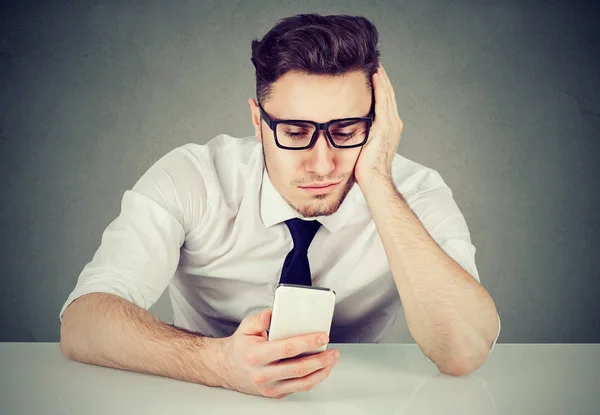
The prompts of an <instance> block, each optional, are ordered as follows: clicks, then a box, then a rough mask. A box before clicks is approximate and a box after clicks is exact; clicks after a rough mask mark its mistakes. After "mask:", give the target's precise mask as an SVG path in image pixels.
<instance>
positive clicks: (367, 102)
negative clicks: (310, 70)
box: [264, 71, 371, 122]
mask: <svg viewBox="0 0 600 415" xmlns="http://www.w3.org/2000/svg"><path fill="white" fill-rule="evenodd" d="M272 88H273V89H272V93H271V96H270V98H269V100H268V101H267V102H266V103H265V105H264V107H265V110H266V111H267V112H268V113H269V115H271V116H272V117H274V118H277V119H297V120H312V121H315V122H327V121H329V120H332V119H337V118H349V117H362V116H365V115H366V114H367V113H368V112H369V109H370V108H371V89H370V87H369V86H368V84H367V79H366V76H365V74H364V73H363V72H361V71H353V72H348V73H346V74H344V75H339V76H323V75H309V74H306V73H304V72H296V71H290V72H287V73H285V74H284V75H283V76H281V77H280V78H279V79H278V80H277V81H275V82H274V83H273V85H272Z"/></svg>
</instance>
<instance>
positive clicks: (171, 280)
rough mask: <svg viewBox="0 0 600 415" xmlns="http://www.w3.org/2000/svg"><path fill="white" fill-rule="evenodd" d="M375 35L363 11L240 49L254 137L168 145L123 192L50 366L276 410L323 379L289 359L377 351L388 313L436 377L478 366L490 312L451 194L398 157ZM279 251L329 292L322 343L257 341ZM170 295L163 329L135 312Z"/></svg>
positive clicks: (308, 19) (308, 365)
mask: <svg viewBox="0 0 600 415" xmlns="http://www.w3.org/2000/svg"><path fill="white" fill-rule="evenodd" d="M377 41H378V34H377V30H376V28H375V27H374V26H373V25H372V24H371V23H370V22H369V21H368V20H367V19H365V18H362V17H350V16H319V15H298V16H294V17H290V18H287V19H283V20H282V21H281V22H279V24H277V25H276V26H275V27H274V28H273V29H272V30H271V31H269V33H267V34H266V35H265V37H264V38H263V39H262V40H261V41H257V40H255V41H253V42H252V62H253V63H254V65H255V68H256V81H257V85H256V89H257V98H258V102H256V101H255V100H254V99H250V100H249V103H250V109H251V114H252V122H253V125H254V129H255V136H256V138H257V140H258V143H257V142H254V141H252V140H249V139H237V138H233V137H230V136H227V135H221V136H218V137H216V138H215V139H213V140H212V141H210V142H209V143H208V144H206V145H197V144H188V145H185V146H182V147H180V148H177V149H175V150H173V151H172V152H170V153H168V154H167V155H165V156H164V157H163V158H161V159H160V160H159V161H158V162H157V163H156V164H154V165H153V166H152V167H151V168H150V169H149V170H148V171H147V172H146V173H145V174H144V175H143V176H142V177H141V179H140V180H139V181H138V182H137V183H136V184H135V186H134V187H133V188H132V190H130V191H127V192H125V194H124V196H123V202H122V206H121V213H120V215H119V216H118V218H116V219H115V220H114V221H113V222H112V223H111V224H110V225H109V226H108V228H107V229H106V231H105V232H104V234H103V237H102V243H101V245H100V247H99V249H98V251H97V252H96V254H95V256H94V258H93V260H92V261H91V262H90V263H88V264H87V265H86V266H85V268H84V269H83V271H82V273H81V275H80V277H79V281H78V284H77V286H76V288H75V290H74V291H73V292H72V293H71V295H70V296H69V298H68V299H67V301H66V303H65V305H64V306H63V309H62V310H61V313H60V316H61V319H62V326H61V350H62V352H63V353H64V355H65V356H67V357H68V358H71V359H74V360H78V361H82V362H87V363H92V364H97V365H102V366H109V367H115V368H121V369H126V370H133V371H139V372H144V373H150V374H155V375H160V376H168V377H173V378H177V379H182V380H186V381H191V382H197V383H202V384H205V385H210V386H219V387H225V388H229V389H233V390H237V391H241V392H244V393H248V394H256V395H264V396H269V397H275V398H279V397H283V396H287V395H289V394H290V393H293V392H296V391H301V390H309V389H310V388H312V387H313V386H315V385H316V384H318V383H319V382H321V381H322V380H323V379H325V378H326V377H327V376H328V375H329V373H330V372H331V370H332V368H333V367H334V366H335V363H336V361H337V359H338V356H339V351H338V350H335V349H330V350H327V351H325V352H323V353H319V354H316V355H312V356H306V357H297V358H294V356H297V355H299V354H301V353H302V352H304V351H307V350H310V349H314V348H316V347H318V346H319V345H321V344H325V343H327V342H328V341H329V340H331V341H332V342H378V341H380V340H381V338H382V336H383V335H384V334H385V333H386V331H388V330H389V328H390V327H391V325H392V324H393V322H394V320H395V318H396V316H397V313H398V311H399V307H400V304H402V306H403V307H404V308H405V314H406V319H407V323H408V328H409V330H410V332H411V334H412V336H413V337H414V339H415V341H416V342H417V344H418V345H419V346H420V347H421V349H422V350H423V352H424V354H425V355H426V356H427V357H428V358H429V359H430V360H431V361H432V362H433V363H435V364H436V365H437V366H438V368H439V370H440V371H441V372H443V373H447V374H451V375H463V374H466V373H469V372H471V371H472V370H474V369H476V368H477V367H479V366H480V365H482V364H483V363H484V362H485V360H486V359H487V356H488V355H489V353H490V351H491V349H492V348H493V345H494V343H495V341H496V339H497V336H498V333H499V329H500V327H499V318H498V315H497V312H496V309H495V306H494V302H493V300H492V298H491V297H490V295H489V294H488V293H487V291H486V290H485V289H484V288H483V287H482V286H481V285H480V284H479V276H478V274H477V269H476V267H475V263H474V253H475V248H474V247H473V245H472V244H471V241H470V236H469V232H468V229H467V225H466V223H465V221H464V218H463V216H462V214H461V213H460V211H459V209H458V207H457V205H456V203H455V202H454V200H453V198H452V193H451V191H450V189H448V187H447V186H446V185H445V183H444V181H443V180H442V178H441V177H440V176H439V174H437V172H435V171H434V170H432V169H429V168H426V167H423V166H421V165H419V164H417V163H414V162H411V161H409V160H408V159H406V158H403V157H401V156H400V155H397V154H396V150H397V147H398V145H399V142H400V135H401V132H402V127H403V124H402V121H401V120H400V117H399V115H398V109H397V106H396V98H395V95H394V90H393V88H392V85H391V83H390V81H389V79H388V77H387V75H386V73H385V70H384V69H383V68H382V67H381V66H380V65H379V52H378V49H377ZM309 228H311V229H312V230H313V231H312V234H311V235H310V236H309V237H308V240H309V242H308V245H307V246H304V247H303V248H299V247H297V246H295V243H296V241H298V240H300V239H302V238H305V236H303V237H302V238H301V237H299V236H298V235H300V234H301V233H304V234H305V233H306V232H307V229H309ZM305 239H306V238H305ZM294 250H296V251H294ZM292 252H295V254H294V255H291V253H292ZM292 257H293V258H296V259H298V258H301V260H299V261H300V262H296V263H295V264H296V265H294V264H292V265H290V264H291V262H290V264H288V265H289V266H288V268H291V269H292V270H293V269H294V268H295V267H296V268H299V267H301V264H302V263H307V262H308V264H310V265H309V269H305V270H303V271H302V272H296V274H298V275H299V274H303V275H305V274H307V273H308V274H310V275H311V277H312V279H309V281H308V282H307V283H308V284H312V285H315V286H324V287H329V288H332V289H334V290H335V291H336V293H337V296H336V308H335V315H334V319H333V323H332V328H331V333H330V339H328V338H327V336H324V337H323V336H321V335H322V334H323V333H314V334H309V335H304V336H299V337H295V338H291V339H286V340H280V341H273V342H268V341H266V330H267V329H268V327H269V322H270V310H269V309H268V307H269V305H270V304H271V301H272V295H273V292H274V289H275V287H276V286H277V284H278V283H279V282H280V281H281V279H280V277H281V278H283V277H282V276H281V273H282V268H283V265H284V261H288V260H289V258H292ZM302 257H303V258H302ZM291 261H292V262H293V261H294V259H292V260H291ZM292 274H293V272H292ZM298 275H296V276H295V277H294V278H296V277H298ZM288 277H289V276H286V278H288ZM286 281H287V280H286ZM167 287H168V288H169V293H170V298H171V302H172V305H173V312H174V326H170V325H167V324H165V323H163V322H161V321H159V320H158V319H157V318H155V317H153V316H152V315H151V314H150V313H149V312H148V311H146V310H147V309H148V308H149V307H150V306H151V305H152V304H153V303H154V302H155V301H156V300H157V299H158V298H159V297H160V295H161V293H162V292H163V291H164V290H165V289H166V288H167ZM67 307H68V308H67ZM264 309H266V310H264ZM261 310H264V311H262V312H259V311H261ZM63 313H64V314H63Z"/></svg>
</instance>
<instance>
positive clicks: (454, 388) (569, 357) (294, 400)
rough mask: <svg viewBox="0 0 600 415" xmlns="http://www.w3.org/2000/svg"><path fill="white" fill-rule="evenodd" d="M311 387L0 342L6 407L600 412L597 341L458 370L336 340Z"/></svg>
mask: <svg viewBox="0 0 600 415" xmlns="http://www.w3.org/2000/svg"><path fill="white" fill-rule="evenodd" d="M332 347H336V348H339V349H340V351H341V357H340V360H339V362H338V364H337V366H336V367H335V368H334V370H333V372H332V373H331V375H330V377H329V378H328V379H326V380H325V381H324V382H323V383H321V384H319V385H318V386H316V387H315V388H314V389H313V390H312V391H310V392H304V393H295V394H292V395H290V396H288V397H286V398H283V399H281V400H274V399H269V398H262V397H258V396H250V395H245V394H242V393H238V392H233V391H229V390H225V389H221V388H211V387H207V386H203V385H196V384H192V383H186V382H181V381H176V380H172V379H167V378H161V377H155V376H149V375H143V374H139V373H132V372H126V371H120V370H115V369H108V368H103V367H97V366H92V365H86V364H82V363H78V362H73V361H70V360H68V359H66V358H65V357H63V356H62V354H61V353H60V350H59V347H58V344H57V343H0V414H2V415H13V414H18V415H32V414H46V415H53V414H89V415H94V414H131V415H134V414H143V415H146V414H160V415H167V414H169V415H170V414H176V415H179V414H202V415H204V414H241V415H250V414H260V415H267V414H277V415H292V414H310V415H316V414H340V415H342V414H370V415H374V414H410V415H413V414H511V415H514V414H528V415H532V414H595V415H597V414H600V374H599V373H600V345H597V344H596V345H557V344H535V345H527V344H523V345H516V344H498V345H496V348H495V349H494V352H493V353H492V355H491V356H490V358H489V360H488V361H487V362H486V364H485V365H484V366H483V367H481V368H480V369H479V370H477V371H475V372H474V373H472V374H471V375H469V376H466V377H461V378H454V377H450V376H445V375H441V374H439V372H438V371H437V368H436V367H435V366H434V365H433V364H432V363H431V362H430V361H429V360H427V358H425V356H423V354H422V353H421V351H420V350H419V348H418V347H417V346H416V345H414V344H336V345H332Z"/></svg>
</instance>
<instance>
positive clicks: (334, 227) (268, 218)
mask: <svg viewBox="0 0 600 415" xmlns="http://www.w3.org/2000/svg"><path fill="white" fill-rule="evenodd" d="M357 188H358V184H357V183H354V186H353V187H352V189H350V192H348V195H347V196H346V199H345V200H344V201H343V202H342V204H341V205H340V207H339V209H338V210H337V212H335V213H334V214H332V215H329V216H317V217H315V218H311V220H318V221H319V222H320V223H321V224H322V225H323V226H324V227H325V228H327V230H328V231H329V232H337V231H339V230H340V229H341V228H342V227H343V226H344V224H345V223H346V221H347V220H348V217H349V215H350V213H351V212H350V211H351V208H352V204H353V199H354V197H355V194H356V192H357ZM260 216H261V218H262V221H263V223H264V224H265V226H266V227H267V228H270V227H271V226H273V225H277V224H278V223H282V222H284V221H286V220H288V219H292V218H301V215H300V214H299V213H298V212H296V211H295V210H294V209H293V208H292V207H291V206H290V205H289V204H288V203H287V202H286V201H285V199H284V198H283V197H282V196H281V195H280V194H279V192H278V191H277V189H275V187H274V186H273V183H272V182H271V179H270V177H269V173H268V172H267V169H266V168H264V167H263V179H262V186H261V189H260Z"/></svg>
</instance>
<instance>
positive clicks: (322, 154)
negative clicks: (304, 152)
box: [307, 131, 335, 176]
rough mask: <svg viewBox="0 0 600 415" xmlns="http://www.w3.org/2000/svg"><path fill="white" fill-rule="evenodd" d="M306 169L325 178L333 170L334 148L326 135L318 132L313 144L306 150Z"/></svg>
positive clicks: (323, 132)
mask: <svg viewBox="0 0 600 415" xmlns="http://www.w3.org/2000/svg"><path fill="white" fill-rule="evenodd" d="M308 151H309V153H310V155H309V160H308V163H307V169H308V170H309V171H311V172H313V173H315V174H317V175H318V176H327V175H328V174H329V173H331V172H332V171H333V170H334V169H335V162H334V159H335V148H334V147H333V146H332V145H331V143H330V142H329V139H328V138H327V133H326V132H325V131H319V136H318V137H317V140H316V141H315V144H314V145H313V146H312V148H311V149H309V150H308Z"/></svg>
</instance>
